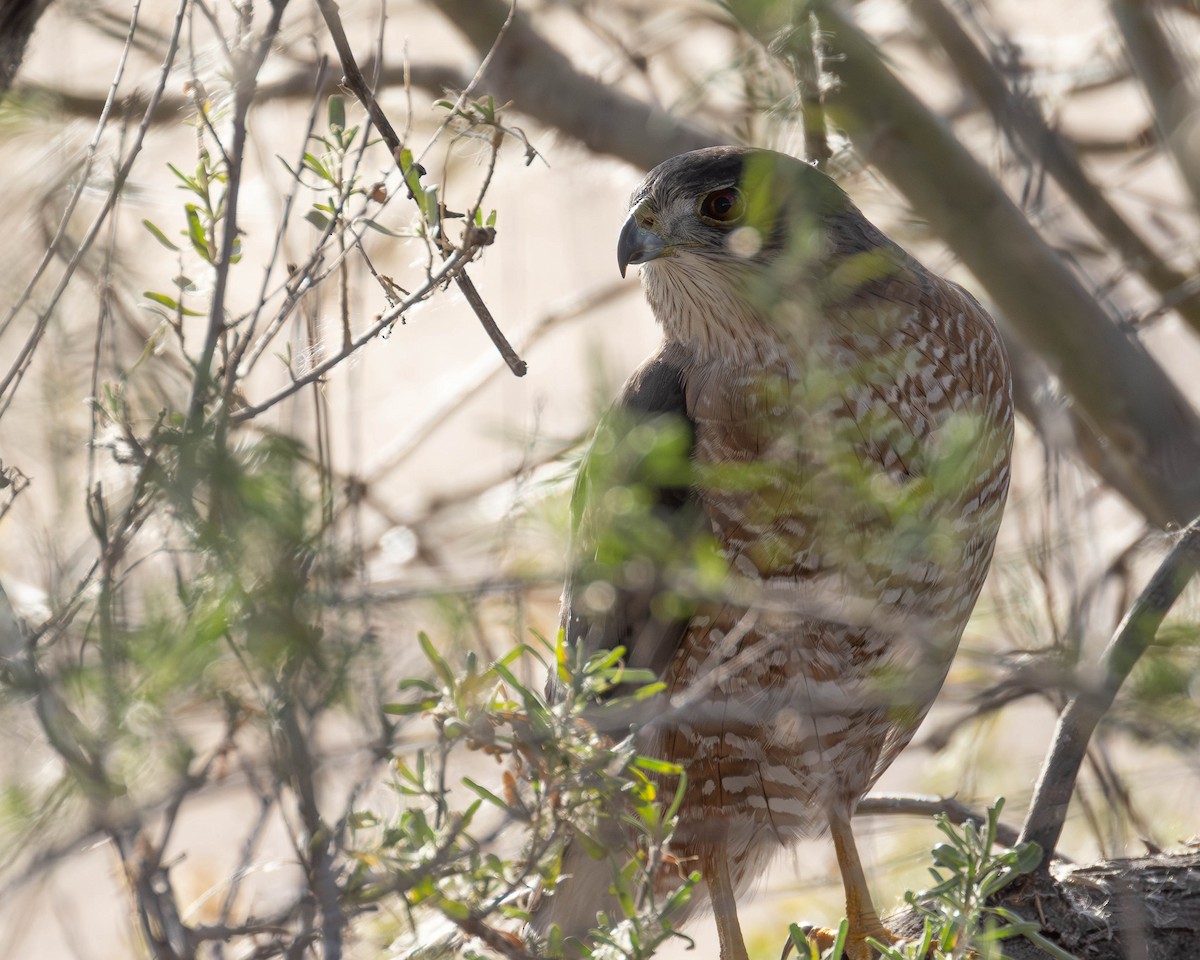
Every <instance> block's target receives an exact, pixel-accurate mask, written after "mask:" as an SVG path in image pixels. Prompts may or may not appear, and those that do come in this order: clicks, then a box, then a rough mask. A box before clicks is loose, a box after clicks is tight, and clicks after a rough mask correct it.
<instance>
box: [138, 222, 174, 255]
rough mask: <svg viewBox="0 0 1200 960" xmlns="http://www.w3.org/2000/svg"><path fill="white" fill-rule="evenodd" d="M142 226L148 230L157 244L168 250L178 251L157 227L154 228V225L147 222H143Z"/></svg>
mask: <svg viewBox="0 0 1200 960" xmlns="http://www.w3.org/2000/svg"><path fill="white" fill-rule="evenodd" d="M142 226H143V227H145V228H146V229H147V230H149V231H150V233H151V235H152V236H153V237H154V239H155V240H157V241H158V242H159V243H161V244H162V245H163V246H164V247H166V248H167V249H168V250H178V249H179V248H178V247H177V246H175V244H173V243H172V242H171V241H170V240H168V239H167V235H166V234H165V233H163V232H162V231H161V230H159V229H158V227H156V226H155V225H154V224H152V223H151V222H150V221H149V220H143V221H142Z"/></svg>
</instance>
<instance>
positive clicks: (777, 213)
mask: <svg viewBox="0 0 1200 960" xmlns="http://www.w3.org/2000/svg"><path fill="white" fill-rule="evenodd" d="M617 260H618V265H619V266H620V269H621V273H622V275H624V273H625V270H626V268H627V267H628V266H630V265H632V264H640V265H641V267H642V279H643V283H644V286H645V293H646V297H647V299H648V301H649V303H650V306H651V308H652V310H653V313H654V316H655V318H656V320H657V321H658V323H659V325H660V326H661V327H662V334H663V339H662V344H661V347H660V348H659V350H658V351H657V352H656V353H655V354H654V355H653V356H651V357H650V358H649V359H648V360H647V361H646V362H645V363H644V364H643V365H642V366H641V368H640V369H638V370H637V372H636V373H634V375H633V376H632V378H631V379H630V380H629V382H628V383H627V384H626V386H625V388H624V390H623V392H622V394H621V396H620V398H619V399H618V401H617V403H616V405H615V407H614V409H613V411H612V412H610V414H609V415H608V416H607V417H606V419H605V421H604V422H603V423H602V425H601V427H600V428H599V430H598V434H597V438H596V440H595V441H594V443H593V445H592V448H591V449H590V451H589V453H588V455H587V457H586V458H585V462H584V465H583V468H582V469H581V473H580V480H579V482H578V484H577V491H576V497H575V504H576V524H577V529H576V533H575V544H576V546H575V554H576V556H575V562H574V568H573V572H572V574H571V575H570V577H569V580H568V583H567V588H566V591H565V598H564V607H563V614H562V627H563V629H564V631H565V643H566V645H567V648H568V650H569V651H570V652H571V655H572V656H574V657H576V658H577V660H578V662H580V663H582V662H584V661H585V660H586V659H587V658H588V657H589V656H591V655H593V654H595V653H596V652H597V651H601V650H611V649H616V648H621V649H622V650H623V651H624V652H623V658H624V662H625V663H626V664H627V665H628V666H630V667H636V668H641V669H646V670H650V671H653V673H654V674H655V675H656V676H657V677H659V678H661V680H662V681H663V682H664V684H665V689H664V691H663V692H662V693H661V694H660V698H661V699H660V702H659V703H657V704H656V705H655V707H654V709H653V712H652V715H651V716H650V717H649V718H643V719H644V720H645V722H643V723H641V724H640V726H639V730H638V733H637V736H638V737H639V740H640V749H641V750H642V752H644V753H646V754H649V755H651V756H656V757H660V758H663V759H665V760H668V761H672V762H674V763H676V764H678V765H679V766H681V767H682V769H683V771H684V773H685V774H686V791H685V794H684V796H683V800H682V805H681V806H680V808H679V818H678V825H677V828H676V830H675V833H674V835H673V838H672V841H671V846H672V851H673V853H674V854H675V856H676V858H677V859H679V860H681V861H684V862H686V863H690V864H694V865H695V868H697V869H699V871H700V873H701V875H702V877H703V884H702V886H701V887H700V888H698V890H697V892H696V894H694V895H693V898H692V903H691V904H690V905H689V906H690V908H694V907H695V905H696V904H697V903H699V902H701V901H703V900H705V899H707V900H708V901H709V902H710V904H711V907H712V909H713V911H714V913H715V917H716V922H717V929H718V932H719V935H720V943H721V958H722V960H746V947H745V944H744V941H743V938H742V933H741V930H740V927H739V923H738V918H737V911H736V897H737V895H738V894H739V893H740V892H741V891H743V890H744V889H745V888H746V887H748V886H749V885H750V883H751V882H752V881H753V880H755V879H756V878H757V877H758V876H759V875H760V874H761V873H762V872H763V870H764V869H765V867H766V865H767V863H768V861H769V860H770V859H771V858H772V857H773V856H774V855H775V854H776V853H777V852H778V851H779V850H780V849H782V848H785V847H787V846H788V845H789V844H791V843H793V842H794V841H796V840H797V839H799V838H801V837H808V836H813V835H816V834H821V833H824V832H825V831H828V832H829V834H830V835H831V837H832V840H833V845H834V849H835V851H836V854H837V861H838V865H839V867H840V870H841V874H842V879H843V882H844V886H845V893H846V911H847V917H848V919H849V925H850V941H849V948H848V951H847V953H848V956H850V957H852V958H855V960H857V958H865V957H869V956H870V955H871V951H870V949H869V947H868V945H867V944H866V942H865V939H866V938H867V937H875V938H878V939H881V940H888V939H890V938H889V935H888V933H887V931H886V930H885V929H884V927H883V925H882V924H881V922H880V920H879V917H878V914H877V913H876V911H875V909H874V907H873V906H872V903H871V898H870V894H869V892H868V889H867V884H866V881H865V878H864V874H863V869H862V866H861V863H860V860H859V856H858V853H857V850H856V848H855V844H854V837H853V835H852V832H851V828H850V820H851V816H852V814H853V813H854V810H855V806H856V805H857V803H858V801H859V800H860V799H861V797H862V796H863V794H864V793H866V791H867V790H868V789H869V788H870V786H871V785H872V784H873V783H874V782H875V780H876V779H877V778H878V777H879V776H880V774H881V773H882V772H883V771H884V770H885V769H886V768H887V767H888V765H889V764H890V763H891V762H892V761H893V760H894V759H895V757H896V755H897V754H898V753H899V751H900V750H901V749H902V748H903V747H904V746H905V744H906V743H907V742H908V741H909V739H910V738H911V737H912V735H913V733H914V731H915V730H916V728H917V725H918V724H919V723H920V721H921V719H922V718H923V717H924V715H925V713H926V711H927V710H928V709H929V707H930V705H931V703H932V702H933V699H934V697H935V696H936V694H937V692H938V690H939V689H940V688H941V685H942V682H943V680H944V679H945V676H946V673H947V671H948V669H949V666H950V661H951V658H952V657H953V655H954V651H955V648H956V647H957V645H958V642H959V638H960V636H961V635H962V632H963V628H964V627H965V626H966V623H967V620H968V618H969V617H970V615H971V611H972V608H973V607H974V605H975V601H976V599H977V598H978V596H979V592H980V589H981V587H982V585H983V581H984V577H985V575H986V573H987V570H988V566H989V564H990V562H991V557H992V550H993V546H994V544H995V540H996V533H997V529H998V527H999V525H1000V517H1001V513H1002V511H1003V506H1004V501H1005V497H1006V495H1007V490H1008V481H1009V459H1010V454H1011V448H1012V434H1013V400H1012V384H1011V378H1010V373H1009V368H1008V361H1007V359H1006V355H1005V351H1004V347H1003V345H1002V343H1001V340H1000V337H999V335H998V333H997V330H996V325H995V323H994V322H993V320H992V319H991V317H989V316H988V314H987V313H986V312H985V311H984V309H983V308H982V307H981V306H980V305H979V303H978V302H976V300H975V299H974V298H973V297H972V296H971V295H970V294H969V293H967V292H966V291H965V290H963V289H962V288H961V287H959V286H957V285H956V284H954V283H951V282H949V281H947V280H944V279H942V278H941V277H939V276H937V275H935V274H933V273H931V272H930V271H929V270H927V269H925V268H924V267H923V266H922V265H921V264H920V263H918V262H917V261H916V260H915V259H914V258H913V257H912V256H910V255H909V254H908V253H906V252H905V251H904V250H902V249H901V248H900V247H899V246H897V245H896V244H895V243H893V242H892V241H891V240H890V239H889V238H888V237H887V236H885V235H884V234H883V233H882V232H881V231H880V230H878V229H877V228H876V227H874V226H873V225H872V224H871V223H870V222H869V221H868V220H867V219H866V218H865V217H863V215H862V214H861V213H860V212H859V211H858V209H857V208H856V207H855V206H854V204H853V203H852V202H851V201H850V200H849V198H848V197H847V196H846V194H845V193H844V192H843V191H842V190H841V188H840V187H838V186H837V184H835V183H834V181H833V180H831V179H830V178H829V177H827V176H825V175H824V174H823V173H821V172H820V171H818V170H817V169H815V168H814V167H812V166H810V165H808V164H806V163H804V162H802V161H800V160H797V159H795V158H793V157H789V156H785V155H783V154H779V153H775V152H771V151H767V150H758V149H745V148H740V147H714V148H709V149H704V150H697V151H694V152H691V153H686V154H683V155H681V156H678V157H675V158H673V159H671V160H668V161H666V162H665V163H663V164H661V165H659V166H658V167H656V168H655V169H654V170H652V171H651V172H650V173H649V174H648V175H647V177H646V178H645V180H644V181H643V182H642V183H641V185H640V186H639V187H638V188H637V190H636V191H635V192H634V194H633V197H632V201H631V204H630V213H629V218H628V219H627V220H626V222H625V225H624V227H623V229H622V230H621V234H620V239H619V241H618V246H617ZM664 450H665V451H667V452H668V453H669V452H670V451H672V450H674V451H676V452H677V453H679V454H680V455H679V456H678V457H677V458H676V461H675V462H674V463H672V461H671V458H670V457H669V456H666V455H665V454H664V453H663V451H664ZM701 543H707V544H708V547H709V551H708V553H705V550H704V549H703V548H702V547H700V546H697V544H701ZM697 555H699V556H707V557H709V558H710V559H711V557H712V556H715V557H716V558H717V559H718V561H719V567H718V569H719V570H720V573H719V575H715V576H714V574H713V569H712V564H711V563H710V562H708V561H707V560H706V561H704V562H703V563H702V564H701V565H702V566H704V567H705V572H703V574H699V573H696V571H695V570H694V569H691V568H690V567H689V564H690V563H691V561H690V560H689V559H688V558H692V557H695V556H697ZM692 566H694V564H692ZM562 876H563V880H562V881H561V882H560V884H559V886H558V887H557V889H556V890H555V892H554V893H553V894H552V895H550V896H548V897H547V898H546V902H545V903H544V905H543V906H542V907H541V908H540V909H539V911H538V912H537V914H536V916H535V928H538V929H541V930H543V931H545V930H547V929H548V928H549V926H550V925H551V924H555V923H556V924H559V926H560V928H561V929H562V931H563V933H564V934H565V935H567V936H572V935H574V936H583V935H584V934H586V932H587V930H588V929H589V928H590V927H591V926H592V925H593V924H594V922H595V919H596V913H597V910H601V909H606V903H608V904H611V894H610V893H609V885H610V878H611V873H610V868H609V867H608V865H606V864H604V863H602V862H600V863H598V862H596V861H593V860H589V859H588V858H587V857H586V856H584V855H582V854H580V853H579V852H578V851H575V852H574V854H573V853H572V851H571V850H570V849H568V851H567V854H566V855H565V863H564V867H563V870H562ZM705 894H707V896H705Z"/></svg>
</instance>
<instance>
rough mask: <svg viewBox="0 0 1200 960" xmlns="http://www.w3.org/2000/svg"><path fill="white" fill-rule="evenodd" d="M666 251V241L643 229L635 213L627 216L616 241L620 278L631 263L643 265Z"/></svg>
mask: <svg viewBox="0 0 1200 960" xmlns="http://www.w3.org/2000/svg"><path fill="white" fill-rule="evenodd" d="M666 251H667V244H666V241H664V240H663V238H662V237H660V236H659V235H658V234H657V233H653V232H651V231H650V230H648V229H646V228H645V227H643V226H642V225H641V224H640V223H639V222H638V219H637V214H636V212H634V213H631V214H630V215H629V219H628V220H626V221H625V226H623V227H622V228H621V236H620V237H619V238H618V239H617V266H618V267H620V268H621V276H622V277H623V276H625V269H626V268H627V267H628V266H629V265H630V264H631V263H645V262H646V261H648V260H655V259H657V258H658V257H661V256H662V255H663V254H664V253H666Z"/></svg>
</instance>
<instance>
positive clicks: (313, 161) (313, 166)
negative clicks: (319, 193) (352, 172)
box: [302, 153, 334, 183]
mask: <svg viewBox="0 0 1200 960" xmlns="http://www.w3.org/2000/svg"><path fill="white" fill-rule="evenodd" d="M302 165H303V166H305V167H307V168H308V169H309V170H311V171H312V172H313V173H315V174H316V175H317V176H318V177H320V178H321V179H322V180H326V181H328V182H329V183H333V182H334V180H333V174H331V173H330V172H329V170H328V169H327V168H326V167H325V164H323V163H322V162H321V161H320V160H318V159H317V158H316V157H314V156H313V155H312V154H311V153H306V154H305V155H304V158H303V164H302Z"/></svg>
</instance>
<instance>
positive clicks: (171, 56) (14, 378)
mask: <svg viewBox="0 0 1200 960" xmlns="http://www.w3.org/2000/svg"><path fill="white" fill-rule="evenodd" d="M187 7H188V4H187V0H181V2H180V4H179V7H178V9H177V10H176V14H175V22H174V25H173V28H172V33H171V41H170V45H169V46H168V48H167V54H166V57H165V58H164V60H163V65H162V67H160V68H159V73H158V81H157V84H156V85H155V88H154V92H153V93H152V94H151V95H150V100H149V103H148V105H147V108H146V113H145V115H144V116H143V117H142V122H141V123H140V124H139V126H138V128H137V131H136V132H135V133H134V135H133V142H132V144H131V145H130V147H129V152H128V153H127V154H126V156H125V159H124V161H123V162H122V163H121V165H120V167H119V168H118V170H117V174H116V178H115V179H114V181H113V185H112V187H111V189H110V190H109V191H108V195H107V196H106V197H105V198H104V203H103V204H102V205H101V207H100V211H99V212H98V213H97V214H96V216H95V219H93V220H92V224H91V226H90V227H89V228H88V230H87V233H85V234H84V236H83V239H82V240H81V241H80V242H79V246H78V247H77V248H76V250H75V253H74V255H73V256H72V257H71V259H70V261H69V262H68V263H67V266H66V268H65V269H64V270H63V275H62V277H61V278H60V279H59V282H58V286H56V287H55V288H54V292H53V293H52V294H51V295H50V297H49V298H48V299H47V302H46V304H45V305H44V306H43V307H42V311H41V313H40V314H39V315H38V318H37V321H36V322H35V324H34V328H33V330H32V331H31V332H30V334H29V336H28V337H27V338H26V340H25V343H24V344H23V345H22V347H21V349H20V351H18V353H17V359H16V361H15V362H14V363H13V365H12V367H10V368H9V372H8V373H7V374H6V375H5V377H4V379H3V380H2V381H0V413H2V412H3V410H4V409H7V407H8V405H9V404H10V403H11V402H12V398H13V395H14V394H15V392H16V383H17V382H19V381H20V378H21V377H22V376H23V375H24V373H25V370H26V369H27V368H28V366H29V364H30V363H31V362H32V360H33V352H34V350H35V349H36V348H37V345H38V343H39V342H40V341H41V339H42V335H43V334H44V333H45V332H46V327H47V325H48V324H49V323H50V317H51V315H52V314H53V313H54V309H55V307H57V306H58V301H59V300H60V299H61V298H62V295H63V294H64V293H65V292H66V289H67V286H68V285H69V284H70V282H71V278H72V277H73V276H74V275H75V271H76V270H77V269H78V268H79V264H80V262H81V261H82V260H83V258H84V255H85V254H86V253H87V252H88V251H89V250H90V249H91V247H92V244H93V243H94V242H95V239H96V237H97V235H98V234H99V233H100V228H101V227H102V226H103V225H104V221H105V220H106V219H107V218H108V215H109V213H111V212H112V209H113V207H114V206H115V205H116V202H117V198H118V197H119V196H120V195H121V191H122V190H123V189H124V187H125V181H126V179H127V178H128V177H129V173H130V171H131V170H132V169H133V164H134V161H135V160H137V157H138V154H140V153H141V150H142V143H143V141H144V140H145V137H146V132H147V131H148V130H149V129H150V116H151V114H152V113H153V110H154V105H155V104H156V103H157V102H158V98H159V97H160V96H161V95H162V92H163V90H164V89H165V87H166V84H167V77H168V76H170V73H171V66H172V64H173V63H174V62H175V54H176V53H177V51H178V50H179V36H180V32H181V31H182V29H183V18H184V13H185V12H186V10H187ZM135 14H136V9H135ZM135 20H136V17H135ZM133 29H134V26H133V24H132V23H131V25H130V36H131V37H132V33H133ZM123 57H124V54H123ZM121 63H122V67H123V65H124V59H122V61H121ZM115 96H116V81H114V84H113V86H112V88H111V89H110V91H109V97H110V99H111V98H113V97H115ZM106 123H107V116H106V115H105V116H102V117H101V120H100V122H99V123H98V124H97V130H96V134H95V137H94V142H96V143H97V145H98V141H99V137H100V134H101V132H102V131H103V130H104V127H105V125H106ZM93 153H94V148H93V149H89V157H91V156H92V155H93ZM86 186H87V184H86V182H81V183H80V186H79V190H78V191H77V193H76V194H75V195H74V196H73V197H72V200H71V204H74V203H75V202H77V201H78V197H79V196H80V195H81V193H82V191H83V190H84V188H85V187H86ZM72 209H73V207H70V206H69V208H68V211H67V213H65V214H64V217H63V220H62V223H61V226H60V230H59V233H58V234H57V235H56V238H55V239H56V241H58V242H61V238H62V236H64V235H65V232H66V227H67V220H68V219H69V215H70V212H71V210H72ZM55 253H56V250H55V249H51V250H48V251H47V253H46V256H45V257H44V258H43V261H42V263H41V264H40V265H39V266H38V269H37V271H35V273H34V276H33V279H32V280H30V282H29V284H28V285H27V286H26V288H25V290H24V291H23V292H22V294H21V296H20V297H18V298H17V302H16V303H15V304H14V305H13V307H12V308H11V309H10V311H9V313H8V315H7V316H6V318H5V320H4V323H3V324H2V325H0V329H2V328H4V327H7V326H8V324H9V322H10V321H11V320H12V318H13V317H14V316H15V315H16V312H17V311H18V310H20V308H21V307H22V306H23V305H24V304H25V302H26V301H27V300H28V298H29V296H30V295H31V294H32V293H33V289H34V287H35V286H36V285H37V282H38V280H39V279H40V278H41V275H42V273H43V272H44V270H45V267H46V264H48V263H49V260H50V258H51V257H52V256H53V255H54V254H55ZM10 387H11V388H12V391H11V392H10V389H9V388H10ZM5 394H7V396H5Z"/></svg>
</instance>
